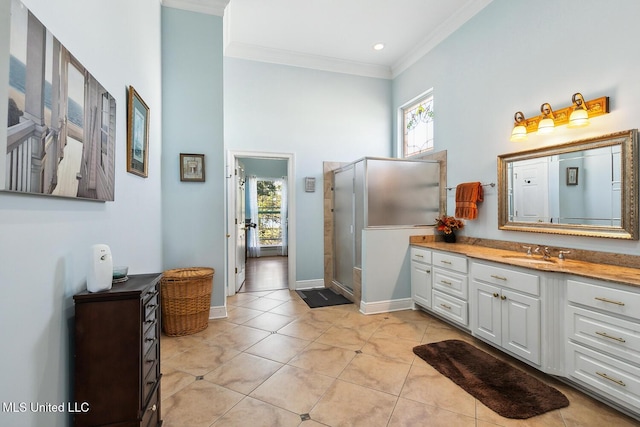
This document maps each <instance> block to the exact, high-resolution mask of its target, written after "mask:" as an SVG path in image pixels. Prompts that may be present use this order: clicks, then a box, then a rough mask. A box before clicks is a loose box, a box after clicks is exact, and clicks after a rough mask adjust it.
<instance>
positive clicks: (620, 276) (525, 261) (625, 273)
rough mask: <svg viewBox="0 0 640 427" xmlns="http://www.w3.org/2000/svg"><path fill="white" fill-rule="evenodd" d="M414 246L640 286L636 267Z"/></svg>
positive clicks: (475, 248)
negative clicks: (543, 259) (548, 260)
mask: <svg viewBox="0 0 640 427" xmlns="http://www.w3.org/2000/svg"><path fill="white" fill-rule="evenodd" d="M411 245H413V246H420V247H424V248H427V249H435V250H439V251H446V252H451V253H456V254H461V255H465V256H467V257H469V258H474V259H478V260H484V261H493V262H498V263H501V264H507V265H513V266H516V267H525V268H529V269H532V270H539V271H549V272H554V273H565V274H573V275H576V276H582V277H588V278H591V279H598V280H605V281H608V282H616V283H623V284H626V285H632V286H637V287H640V269H637V268H631V267H621V266H616V265H611V264H601V263H593V262H586V261H578V260H575V259H564V260H560V259H558V258H556V257H553V258H552V259H551V261H552V262H540V261H536V260H541V259H542V257H541V256H540V255H533V256H531V257H527V255H526V253H524V252H516V251H510V250H505V249H495V248H491V247H486V246H477V245H470V244H466V243H444V242H411ZM612 255H613V254H612Z"/></svg>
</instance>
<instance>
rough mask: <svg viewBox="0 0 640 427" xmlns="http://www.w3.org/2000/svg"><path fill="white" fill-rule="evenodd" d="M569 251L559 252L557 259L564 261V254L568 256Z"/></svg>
mask: <svg viewBox="0 0 640 427" xmlns="http://www.w3.org/2000/svg"><path fill="white" fill-rule="evenodd" d="M570 253H571V251H559V252H558V259H565V254H570Z"/></svg>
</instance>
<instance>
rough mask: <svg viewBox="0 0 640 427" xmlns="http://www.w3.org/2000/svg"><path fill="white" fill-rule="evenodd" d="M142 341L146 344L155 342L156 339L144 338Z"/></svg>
mask: <svg viewBox="0 0 640 427" xmlns="http://www.w3.org/2000/svg"><path fill="white" fill-rule="evenodd" d="M144 340H145V341H146V342H151V341H155V340H156V338H155V337H153V338H145V339H144Z"/></svg>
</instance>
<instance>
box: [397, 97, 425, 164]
mask: <svg viewBox="0 0 640 427" xmlns="http://www.w3.org/2000/svg"><path fill="white" fill-rule="evenodd" d="M400 114H401V116H402V157H410V156H415V155H417V154H420V153H424V152H425V151H429V150H432V149H433V92H432V90H429V91H428V92H427V93H426V94H423V95H421V96H420V97H418V98H416V99H414V100H412V101H410V102H409V103H407V104H405V105H404V106H402V107H400Z"/></svg>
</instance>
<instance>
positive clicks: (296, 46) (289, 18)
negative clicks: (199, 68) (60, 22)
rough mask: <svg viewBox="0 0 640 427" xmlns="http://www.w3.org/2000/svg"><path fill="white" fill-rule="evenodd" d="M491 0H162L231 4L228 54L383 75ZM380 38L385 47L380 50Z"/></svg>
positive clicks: (166, 1)
mask: <svg viewBox="0 0 640 427" xmlns="http://www.w3.org/2000/svg"><path fill="white" fill-rule="evenodd" d="M490 2H491V0H230V1H229V0H162V4H163V5H165V6H169V7H177V8H181V9H187V10H192V11H196V12H203V13H210V14H214V15H222V14H223V13H222V12H224V49H225V50H224V55H225V56H228V57H234V58H243V59H250V60H257V61H264V62H271V63H278V64H286V65H293V66H299V67H306V68H314V69H320V70H328V71H337V72H343V73H349V74H356V75H362V76H370V77H379V78H393V77H395V76H397V75H398V74H399V73H401V72H402V71H404V70H405V69H406V68H408V67H409V66H410V65H411V64H413V63H414V62H415V61H417V60H418V59H419V58H420V57H422V56H423V55H424V54H426V53H427V52H428V51H429V50H431V49H433V48H434V47H435V46H436V45H437V44H438V43H440V42H441V41H442V40H444V39H445V38H446V37H447V36H449V35H450V34H451V33H453V32H454V31H455V30H456V29H458V28H459V27H460V26H461V25H462V24H464V23H465V22H466V21H467V20H469V19H470V18H471V17H472V16H474V15H475V14H476V13H478V12H479V11H480V10H482V9H483V8H484V7H485V6H487V5H488V4H489V3H490ZM227 3H228V4H227ZM225 4H226V8H225ZM375 43H384V44H385V48H384V49H383V50H381V51H375V50H374V49H373V45H374V44H375Z"/></svg>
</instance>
